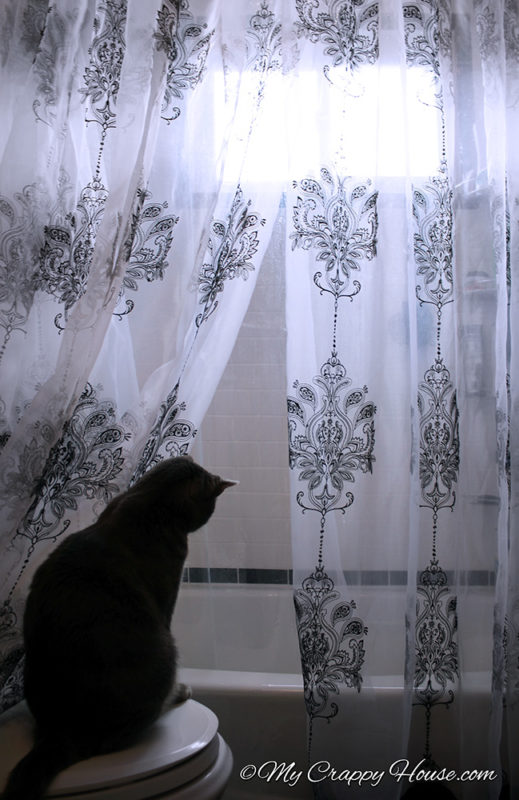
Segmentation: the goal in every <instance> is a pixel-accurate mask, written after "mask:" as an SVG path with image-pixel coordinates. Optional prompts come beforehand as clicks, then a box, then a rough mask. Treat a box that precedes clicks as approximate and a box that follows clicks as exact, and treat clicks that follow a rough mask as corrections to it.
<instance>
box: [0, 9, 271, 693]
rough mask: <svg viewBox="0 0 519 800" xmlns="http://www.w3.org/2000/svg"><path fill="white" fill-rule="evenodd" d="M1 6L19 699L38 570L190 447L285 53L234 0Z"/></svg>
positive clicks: (4, 279) (8, 439)
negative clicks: (164, 461) (273, 63)
mask: <svg viewBox="0 0 519 800" xmlns="http://www.w3.org/2000/svg"><path fill="white" fill-rule="evenodd" d="M0 12H1V20H0V29H1V31H2V43H1V59H2V80H1V81H0V83H1V87H0V92H1V93H2V98H1V101H0V102H1V105H2V109H3V110H4V124H3V125H2V133H1V137H2V141H1V165H2V171H1V174H2V183H1V188H0V192H1V201H0V203H1V205H0V218H1V219H0V226H1V227H0V272H1V285H2V290H1V310H0V328H1V331H2V351H1V352H2V363H1V365H0V368H1V369H2V389H1V428H2V445H3V448H2V454H1V464H0V476H1V477H0V484H1V490H2V519H3V522H2V595H3V596H2V606H1V615H2V616H1V625H0V630H1V634H2V638H1V642H2V677H3V681H2V683H3V693H2V699H3V704H4V706H7V705H9V704H11V703H12V702H14V701H16V700H17V699H19V698H20V696H21V632H20V625H21V618H22V609H23V600H24V596H25V594H26V592H27V588H28V585H29V583H30V579H31V576H32V574H33V572H34V569H35V568H36V566H37V565H38V564H39V563H40V562H41V561H42V559H43V558H44V557H45V555H46V554H47V553H48V552H49V550H50V549H51V548H52V547H53V546H54V545H55V544H56V542H58V541H59V540H60V538H61V537H62V536H64V535H66V532H67V531H68V530H70V531H73V530H77V529H78V528H80V527H83V526H85V525H87V524H89V523H90V522H91V521H92V520H93V519H95V517H96V516H97V514H98V513H99V512H100V511H101V510H102V508H103V507H104V505H105V504H106V502H107V501H108V500H109V499H110V497H112V496H113V495H114V493H116V492H117V491H120V490H121V489H124V488H125V487H126V486H127V485H128V483H129V482H130V481H132V480H135V479H136V478H138V477H139V475H141V474H142V473H143V471H145V470H146V469H148V468H149V467H150V466H152V465H153V464H154V463H156V462H157V461H158V460H159V459H161V458H164V457H167V456H170V455H171V456H174V455H178V454H181V453H185V452H187V451H188V450H189V448H190V446H191V444H192V442H193V439H194V437H195V434H196V430H197V427H198V425H199V424H200V422H201V420H202V418H203V415H204V413H205V410H206V408H207V406H208V404H209V402H210V399H211V396H212V393H213V392H214V389H215V386H216V384H217V383H218V380H219V378H220V375H221V372H222V370H223V368H224V366H225V363H226V360H227V357H228V355H229V353H230V351H231V348H232V345H233V342H234V338H235V335H236V332H237V330H238V329H239V327H240V323H241V319H242V317H243V315H244V313H245V311H246V308H247V305H248V301H249V298H250V295H251V293H252V290H253V287H254V283H255V279H256V275H257V271H258V268H259V265H260V263H261V258H262V254H263V251H264V249H265V247H266V244H267V242H268V237H269V230H270V226H271V225H272V223H273V220H274V216H275V213H276V212H277V205H278V201H277V199H276V198H275V195H274V194H272V193H271V194H270V195H269V194H265V195H264V196H261V197H260V196H258V193H257V191H256V189H255V186H254V184H253V181H252V180H251V179H250V176H249V175H248V173H247V164H248V163H249V160H250V159H249V157H248V150H249V148H252V147H253V146H254V139H255V136H257V135H258V134H257V133H256V128H258V131H260V127H261V108H260V107H261V99H262V87H263V83H264V80H265V75H266V74H267V72H268V69H269V67H270V65H269V64H264V63H263V62H261V53H259V51H258V49H256V50H254V49H253V48H252V47H251V46H250V43H249V47H248V46H247V44H248V43H247V41H246V40H245V39H244V37H243V35H242V29H241V23H240V17H239V15H238V16H236V15H234V16H233V14H232V9H231V8H230V6H229V4H226V5H225V7H223V4H220V3H218V2H214V3H208V2H200V3H196V2H189V3H188V2H187V0H182V2H180V3H179V2H159V0H157V2H149V3H148V2H146V3H141V2H140V1H138V0H136V2H132V1H131V0H130V2H128V3H127V2H126V0H104V1H101V2H93V1H91V2H90V1H88V0H84V2H79V3H76V4H74V5H73V6H71V5H70V3H68V2H67V1H66V0H64V2H57V3H52V4H48V3H46V2H36V1H35V0H29V1H28V2H26V3H18V2H2V3H1V6H0ZM228 14H229V16H227V15H228ZM245 68H246V69H247V75H248V78H249V79H248V80H241V78H242V73H245ZM236 109H240V113H239V114H237V113H236ZM245 123H246V124H245ZM229 154H230V159H231V161H232V165H233V169H232V171H231V174H230V175H228V174H226V173H225V165H226V163H227V161H228V160H229V159H228V156H229Z"/></svg>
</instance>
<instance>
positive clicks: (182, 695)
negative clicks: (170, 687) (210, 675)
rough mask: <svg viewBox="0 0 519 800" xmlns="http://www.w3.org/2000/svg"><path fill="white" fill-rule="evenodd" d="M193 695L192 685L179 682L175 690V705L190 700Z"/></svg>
mask: <svg viewBox="0 0 519 800" xmlns="http://www.w3.org/2000/svg"><path fill="white" fill-rule="evenodd" d="M192 696H193V692H192V690H191V686H188V685H187V683H177V684H175V689H174V692H173V705H175V706H176V705H178V704H179V703H185V701H186V700H189V698H190V697H192Z"/></svg>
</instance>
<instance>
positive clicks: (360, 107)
mask: <svg viewBox="0 0 519 800" xmlns="http://www.w3.org/2000/svg"><path fill="white" fill-rule="evenodd" d="M0 14H1V18H0V31H1V38H0V59H1V64H2V80H1V81H0V94H1V99H0V102H1V107H2V109H3V111H4V124H3V125H2V128H1V130H0V159H1V161H0V164H1V183H0V195H1V198H0V276H1V286H2V291H1V292H0V328H1V331H2V333H3V346H2V350H1V356H2V360H1V362H0V370H1V375H2V380H1V387H0V397H1V425H2V428H1V435H2V453H1V461H0V486H1V490H2V515H3V524H2V534H1V535H2V544H1V546H2V586H3V589H2V592H3V596H2V603H3V604H2V606H1V609H2V611H1V614H2V616H1V624H0V634H1V640H0V641H1V646H2V661H1V671H2V677H3V694H2V698H3V702H4V705H5V707H7V706H8V705H9V704H10V703H12V702H15V701H16V700H17V699H18V698H19V697H20V694H21V682H20V675H21V673H20V665H21V657H22V651H21V636H20V622H21V612H22V608H23V599H24V596H25V594H26V591H27V587H28V585H29V582H30V579H31V575H32V574H33V572H34V569H35V568H36V566H37V565H38V564H39V563H40V562H41V560H42V559H43V558H44V557H45V555H46V553H47V552H48V551H49V550H50V549H51V548H52V547H53V546H54V545H55V543H56V542H57V541H59V539H60V537H62V536H64V535H66V532H67V530H70V531H72V530H75V529H77V528H78V527H80V526H84V525H86V524H88V523H89V522H90V521H91V520H92V519H94V518H95V516H96V514H97V513H99V511H100V510H101V509H102V507H103V506H104V504H105V503H106V502H107V500H108V499H109V498H110V497H111V496H112V495H113V494H114V493H115V492H116V491H118V490H120V489H122V488H124V487H125V486H127V485H128V483H129V482H130V481H132V480H135V479H136V478H137V477H138V476H139V475H140V474H142V472H143V471H145V470H146V469H147V468H148V467H150V466H151V465H152V464H154V463H156V461H157V460H158V459H160V458H163V457H165V456H167V455H175V454H178V453H182V452H187V451H188V450H189V449H190V448H191V447H192V445H193V442H194V440H195V436H196V431H197V428H198V427H199V425H200V423H201V421H202V419H203V417H204V414H205V412H206V409H207V408H208V405H209V403H210V400H211V397H212V395H213V392H214V390H215V388H216V386H217V384H218V381H219V378H220V376H221V374H222V372H223V369H224V366H225V363H226V361H227V359H228V357H229V354H230V352H231V349H232V346H233V343H234V341H235V338H236V335H237V333H238V330H239V328H240V324H241V321H242V319H243V316H244V314H245V311H246V309H247V306H248V303H249V300H250V297H251V295H252V292H253V290H254V285H255V281H256V277H257V274H258V270H259V268H260V266H261V261H262V258H263V255H264V253H265V251H266V248H267V244H268V241H269V238H270V236H271V232H272V230H273V226H274V221H275V220H276V219H277V225H276V228H275V235H276V236H279V235H280V234H279V230H280V225H281V224H283V225H284V237H285V247H284V248H281V247H280V248H279V252H280V253H281V252H285V253H286V257H285V263H282V261H281V259H280V263H279V264H278V269H279V271H280V272H283V273H284V277H285V282H286V327H287V392H286V393H287V395H288V437H289V447H288V453H287V461H286V463H287V470H288V471H289V474H290V482H291V490H290V491H291V531H292V551H293V555H292V564H287V565H284V566H287V567H289V568H293V576H294V599H295V610H296V615H295V620H294V625H295V626H296V628H297V632H298V637H299V645H300V651H301V668H302V673H303V678H304V685H305V702H306V709H307V712H308V739H309V763H317V762H318V761H320V760H326V761H327V762H330V764H332V765H334V766H335V767H337V768H348V767H351V768H354V769H356V770H383V771H385V772H386V778H387V777H388V776H387V772H388V769H389V766H390V765H391V764H392V763H393V762H395V761H397V760H398V759H401V758H403V757H405V755H406V754H407V753H408V754H409V756H408V757H409V759H410V761H411V763H417V762H418V761H420V759H422V758H424V759H425V761H424V763H425V764H426V765H428V766H432V765H437V766H438V767H439V768H443V767H448V768H452V769H456V770H459V771H461V770H462V769H469V770H472V769H479V768H481V769H494V770H495V771H496V773H498V774H499V776H500V777H499V779H498V780H496V781H492V782H491V781H487V782H485V781H475V780H474V781H471V782H468V783H457V784H455V785H452V784H451V785H450V788H451V789H452V791H453V792H454V794H455V795H456V796H458V797H464V798H477V797H487V796H490V797H492V796H493V797H498V796H499V792H500V788H501V771H502V768H503V767H504V768H505V769H506V774H505V775H504V777H503V783H504V784H505V785H507V784H509V785H510V787H512V788H511V792H512V794H511V796H514V795H513V792H514V791H515V793H516V795H517V791H518V790H519V775H518V774H517V770H518V767H517V764H516V761H515V760H514V759H513V758H512V755H513V754H514V753H515V750H516V749H517V736H518V729H519V725H518V718H517V714H518V707H519V704H518V701H519V697H518V692H519V655H518V653H519V595H518V591H519V590H518V588H517V579H516V576H517V574H518V568H519V554H518V542H517V529H518V526H517V519H516V516H517V496H516V493H517V476H516V473H517V459H518V444H517V441H516V427H517V426H516V425H515V424H514V423H515V415H516V408H517V385H516V384H517V346H516V342H517V331H516V330H515V327H516V319H517V308H516V306H517V303H518V300H517V286H516V283H517V281H515V280H514V277H515V273H516V270H517V257H518V256H517V253H518V250H517V230H518V229H517V223H518V213H519V212H518V208H519V204H518V202H517V198H518V196H519V186H518V172H519V170H518V166H519V165H518V164H517V158H518V156H517V155H516V152H515V148H514V134H515V132H516V131H517V130H518V120H517V115H518V112H517V108H518V103H519V9H518V7H517V3H516V2H515V0H499V2H490V0H450V1H449V0H415V1H414V2H402V0H380V2H378V3H375V2H371V0H293V2H289V3H287V2H281V0H259V1H258V0H247V2H238V0H232V2H227V0H226V2H225V3H224V2H221V0H212V1H209V0H189V1H188V0H176V2H174V1H173V0H165V1H164V2H162V1H159V0H151V1H150V2H146V3H140V2H137V0H127V1H126V0H98V2H94V0H91V1H89V0H79V2H77V3H76V4H75V5H74V8H71V7H70V4H69V3H67V2H65V0H61V1H60V2H55V3H52V4H49V3H47V2H44V1H43V0H26V1H25V2H23V3H15V2H14V1H12V0H3V2H1V3H0ZM280 201H282V204H283V208H284V213H283V214H282V215H280V216H278V208H279V204H280ZM283 221H284V222H283ZM276 252H278V251H276ZM236 477H238V478H239V475H236ZM197 566H198V565H197ZM200 566H202V565H200ZM244 566H246V565H244ZM381 676H393V678H391V679H387V680H390V683H389V686H392V685H393V683H391V681H392V680H396V682H397V684H401V685H403V686H404V692H403V695H402V694H400V695H398V698H399V699H395V700H394V701H391V703H390V706H389V710H388V707H387V706H385V707H382V706H381V705H380V703H379V696H378V694H377V687H380V686H381V685H382V684H381V683H380V680H381ZM396 697H397V695H396V694H395V698H396ZM402 698H403V699H402ZM474 698H478V699H477V713H478V715H479V716H478V720H479V724H478V725H474V724H471V722H470V719H471V718H473V717H471V715H472V714H474V713H475V708H476V706H475V705H474V703H475V702H476V701H475V699H474ZM480 698H483V700H481V699H480ZM446 715H448V724H447V725H445V720H446V719H447V717H446ZM445 730H447V731H448V743H447V750H448V751H449V759H448V763H445V761H444V759H443V756H442V757H440V756H439V755H438V749H439V748H438V736H440V733H439V732H440V731H442V732H443V731H445ZM443 735H444V734H443V733H442V734H441V736H443ZM443 745H445V743H443ZM440 749H441V752H442V753H444V752H445V746H443V748H440ZM280 757H282V754H280ZM475 757H477V763H474V761H473V759H474V758H475ZM413 759H414V760H413ZM402 786H403V784H402V783H400V782H398V781H396V780H389V779H387V780H385V781H384V782H382V783H381V785H380V786H378V787H377V786H373V785H364V786H362V787H356V789H355V791H356V796H359V797H361V796H369V797H377V796H379V797H383V798H386V797H387V798H388V797H391V796H395V797H396V796H398V794H399V793H400V791H401V790H402ZM316 791H318V793H320V795H321V796H323V797H330V798H332V797H342V796H348V794H347V793H348V791H350V789H349V788H348V787H347V786H346V785H345V784H344V782H340V781H335V782H334V781H323V782H319V784H316Z"/></svg>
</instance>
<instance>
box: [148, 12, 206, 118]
mask: <svg viewBox="0 0 519 800" xmlns="http://www.w3.org/2000/svg"><path fill="white" fill-rule="evenodd" d="M213 34H214V31H207V24H206V23H203V24H201V25H200V24H197V23H196V22H195V21H194V17H193V14H192V13H191V12H190V11H189V3H188V2H187V0H180V1H179V0H166V2H163V3H162V8H161V9H160V11H159V12H158V15H157V31H156V33H155V40H156V43H157V50H162V51H164V52H165V53H166V55H167V58H168V71H167V78H166V88H165V92H164V100H163V104H162V119H164V120H165V121H166V122H168V123H170V122H173V121H174V120H176V119H178V117H179V116H180V113H181V109H180V108H179V107H178V105H175V102H178V101H180V100H182V99H183V97H184V92H185V91H186V89H194V88H195V87H196V86H197V84H198V83H200V81H201V80H202V78H203V74H204V67H205V62H206V60H207V56H208V54H209V48H210V45H211V39H212V37H213Z"/></svg>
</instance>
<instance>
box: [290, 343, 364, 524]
mask: <svg viewBox="0 0 519 800" xmlns="http://www.w3.org/2000/svg"><path fill="white" fill-rule="evenodd" d="M314 384H315V385H316V386H317V387H318V388H317V390H316V389H315V388H314V386H312V385H309V384H302V385H301V384H299V383H298V382H296V383H295V384H294V388H296V389H297V395H296V396H295V397H289V398H288V418H289V463H290V467H291V468H292V469H298V470H299V480H300V481H302V482H306V483H307V486H308V489H307V492H308V494H307V497H306V498H305V494H304V492H303V491H301V492H299V494H298V495H297V502H298V503H299V505H300V506H301V508H302V509H303V510H313V511H318V512H319V513H320V514H321V515H325V514H327V513H329V512H330V511H342V512H343V513H344V511H345V510H346V508H348V506H350V505H351V504H352V503H353V499H354V498H353V494H352V493H351V492H350V491H347V492H345V491H344V485H345V483H353V482H354V480H355V472H356V471H357V470H360V471H361V472H371V471H372V465H373V461H374V456H373V446H374V442H375V425H374V416H375V410H376V409H375V406H374V404H373V403H372V402H370V401H366V400H365V397H366V393H367V387H366V386H364V387H363V388H362V389H352V388H350V387H351V379H350V378H348V377H347V375H346V370H345V368H344V367H343V365H342V364H341V362H340V361H339V359H338V358H337V356H336V355H334V354H332V356H331V357H330V358H329V359H328V361H326V362H325V363H324V364H323V366H322V367H321V372H320V374H319V375H317V376H316V377H315V378H314ZM319 395H320V396H319ZM307 408H308V410H309V411H308V418H307V413H306V409H307Z"/></svg>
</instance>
